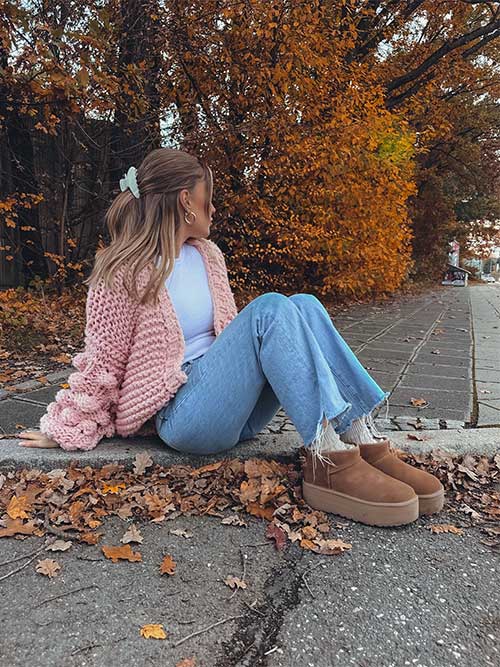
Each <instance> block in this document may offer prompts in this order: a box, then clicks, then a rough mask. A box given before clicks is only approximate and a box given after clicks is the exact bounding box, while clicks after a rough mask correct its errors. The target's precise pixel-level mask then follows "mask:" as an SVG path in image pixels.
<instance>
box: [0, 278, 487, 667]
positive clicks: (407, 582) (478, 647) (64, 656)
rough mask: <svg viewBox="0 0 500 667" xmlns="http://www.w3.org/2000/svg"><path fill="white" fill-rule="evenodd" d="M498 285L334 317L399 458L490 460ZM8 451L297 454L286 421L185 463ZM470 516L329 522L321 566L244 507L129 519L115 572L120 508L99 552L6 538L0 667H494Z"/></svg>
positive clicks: (479, 539) (128, 443)
mask: <svg viewBox="0 0 500 667" xmlns="http://www.w3.org/2000/svg"><path fill="white" fill-rule="evenodd" d="M494 289H495V288H494V287H493V286H484V287H483V286H477V287H476V286H474V287H469V288H454V287H447V288H436V290H432V291H430V292H429V293H426V294H424V295H421V296H419V297H406V298H398V299H395V300H394V301H392V302H391V303H388V304H385V305H383V306H375V305H372V306H370V305H363V306H357V307H355V308H351V309H349V310H348V311H346V312H344V313H341V314H340V315H338V316H336V317H335V318H334V322H335V324H336V325H337V327H338V329H339V330H340V331H341V333H342V334H343V335H344V336H345V338H346V340H347V341H348V343H349V344H350V345H351V347H352V348H353V350H354V351H355V352H356V354H357V355H358V356H359V358H360V359H361V360H362V363H363V364H364V365H365V366H366V367H367V368H368V369H369V371H370V373H371V374H372V375H373V376H374V377H375V379H376V380H377V382H379V384H380V385H381V386H382V387H383V388H384V389H386V390H390V391H391V397H390V402H389V413H388V415H387V418H386V415H385V414H380V415H379V418H378V419H377V422H378V425H379V428H381V429H382V430H383V431H384V432H386V433H387V435H388V436H389V437H390V438H391V440H392V441H393V443H394V444H396V445H397V446H399V447H401V448H402V449H408V450H411V451H414V452H415V451H424V452H425V451H429V450H436V449H444V450H448V451H450V452H455V453H458V454H461V453H464V452H466V451H468V452H473V453H476V454H486V455H488V456H490V455H493V454H495V453H496V452H498V451H499V450H500V424H499V423H498V418H497V416H496V415H497V412H498V411H497V409H496V406H497V403H498V402H499V396H500V394H499V393H498V391H497V389H498V388H499V387H500V382H499V372H498V371H499V359H498V356H500V355H496V352H495V341H496V340H498V338H497V336H498V333H497V331H496V329H497V327H498V325H500V314H499V313H498V309H497V307H498V296H499V295H500V292H499V291H494ZM436 350H437V351H439V353H437V352H436ZM71 370H72V369H69V370H67V371H65V372H64V373H63V375H60V376H58V375H53V376H52V378H53V381H54V385H53V386H49V387H37V386H34V385H33V384H31V385H30V384H28V385H26V384H24V387H22V388H21V389H20V390H19V392H16V393H15V394H14V395H10V394H8V395H7V397H6V398H4V400H0V425H1V427H2V429H3V431H4V432H13V431H16V430H20V429H22V428H33V427H35V428H36V427H37V424H38V420H39V418H40V417H41V415H42V414H43V413H44V411H45V408H46V405H47V403H49V402H50V401H51V400H53V398H54V396H55V393H56V392H57V391H58V390H59V385H58V383H59V382H62V381H64V379H65V378H66V377H67V374H68V372H71ZM487 392H490V393H487ZM412 398H424V399H425V400H426V401H427V406H426V407H423V408H417V407H414V406H412V405H411V399H412ZM410 436H413V437H415V436H417V437H418V438H422V439H421V440H420V439H419V440H414V439H412V438H411V437H410ZM17 442H18V441H17V440H2V441H1V442H0V447H1V448H2V450H1V460H0V468H3V471H4V474H5V473H7V475H8V471H9V470H10V469H13V468H24V467H27V468H35V469H43V470H51V469H54V468H64V467H65V466H66V465H67V464H68V463H70V462H75V463H78V464H79V465H81V466H85V465H90V466H101V465H104V464H106V463H110V462H118V463H122V464H124V465H125V466H127V468H129V467H130V466H131V464H132V461H133V460H134V458H135V456H136V454H137V453H138V452H141V451H144V450H145V449H147V451H148V452H149V453H150V454H151V456H152V458H153V460H154V462H155V463H159V464H161V465H164V466H169V465H172V464H177V463H186V464H188V465H193V466H198V465H205V464H207V463H210V462H211V461H215V460H217V459H218V458H224V457H226V456H228V457H231V458H232V457H240V458H248V457H252V456H257V457H263V458H265V457H272V458H276V459H279V460H283V461H288V460H291V459H294V458H295V457H296V455H297V449H298V448H300V447H301V445H302V441H301V438H300V437H299V435H298V433H297V432H296V430H295V428H294V426H293V424H292V422H291V420H290V419H289V417H288V416H287V415H286V414H285V413H284V412H283V411H280V413H278V415H276V417H275V419H273V421H272V422H271V423H270V424H269V425H268V427H267V428H266V429H264V430H263V432H262V433H261V434H259V436H258V437H257V438H255V439H253V440H249V441H246V442H243V443H240V444H239V445H238V446H237V447H235V448H233V449H231V450H229V451H228V452H225V453H223V454H221V455H220V456H210V457H202V458H195V457H193V456H190V455H183V454H182V453H179V452H176V451H175V450H173V449H171V448H169V447H167V446H166V445H164V444H163V443H162V442H161V440H160V439H159V438H158V437H148V438H126V439H120V438H111V439H107V440H103V441H102V442H101V443H100V444H99V445H98V447H96V448H95V449H94V450H92V451H90V452H64V451H63V450H59V449H46V450H40V449H28V448H22V447H19V445H18V444H17ZM0 485H1V472H0ZM468 510H470V508H467V505H465V506H464V507H463V508H457V505H456V504H455V505H454V506H447V507H445V510H444V511H443V512H442V513H440V514H439V515H437V516H432V517H422V518H419V519H418V520H417V521H416V522H414V523H413V524H411V525H409V526H406V527H400V528H392V529H380V528H374V527H370V526H364V525H362V524H356V523H354V522H351V521H347V520H338V519H339V518H338V517H335V516H333V515H331V517H330V518H331V524H332V529H333V530H332V533H333V534H331V535H329V537H335V538H339V539H342V540H344V541H346V542H349V543H350V544H352V549H351V550H349V551H347V552H345V553H344V554H342V555H340V556H320V555H319V554H315V553H312V552H310V551H307V550H305V549H302V548H300V547H299V546H298V545H297V543H293V544H292V543H288V544H287V548H286V549H285V550H284V551H282V552H281V551H277V550H276V549H275V548H274V546H273V541H272V540H270V539H269V538H267V537H266V532H265V531H266V526H267V522H265V521H263V520H260V519H257V518H256V517H254V516H250V515H246V514H245V515H244V516H243V515H242V516H241V518H242V519H244V521H245V525H244V526H232V525H227V524H222V523H221V519H220V518H218V517H215V516H208V515H203V516H191V515H189V514H181V515H180V516H175V518H173V519H172V520H169V521H163V522H162V523H159V524H154V523H151V522H143V521H137V520H136V521H134V522H135V523H136V524H137V527H138V528H139V529H140V532H141V533H142V536H143V542H142V543H141V544H140V545H137V546H136V545H134V550H138V551H140V552H141V554H142V562H135V563H124V562H120V563H116V564H114V563H111V561H109V560H107V559H106V558H105V557H104V555H103V553H102V550H101V544H108V545H110V544H112V545H119V544H120V538H121V537H122V536H123V534H124V532H125V531H126V530H127V528H128V527H129V526H130V520H128V521H127V520H123V521H122V520H120V519H119V518H118V517H117V516H113V517H108V518H107V519H106V521H105V523H104V524H103V525H102V526H101V528H102V530H103V532H104V536H103V538H102V542H101V544H97V545H95V546H88V545H83V544H79V543H78V542H73V544H72V546H71V548H70V549H69V551H65V552H55V553H54V552H41V553H40V554H39V555H38V556H33V555H32V554H33V552H34V551H35V550H37V549H39V548H40V547H41V546H43V543H42V541H41V540H40V539H39V538H35V537H28V538H26V539H23V540H20V539H13V538H3V539H2V540H1V541H0V544H1V548H2V558H1V559H0V586H1V587H2V594H3V595H2V602H1V603H0V621H1V623H2V633H0V655H1V656H2V657H1V661H0V662H1V663H2V665H3V664H5V665H9V666H10V667H17V666H19V667H21V666H24V665H26V664H31V665H34V667H46V666H47V667H48V666H49V665H50V666H51V667H54V666H55V667H59V666H60V667H73V666H74V667H77V666H78V667H83V666H95V667H104V665H106V666H107V667H115V666H116V667H118V666H121V665H126V666H127V667H143V666H144V665H172V667H174V666H175V667H177V666H178V665H181V664H183V663H182V662H181V661H182V660H188V659H190V658H193V659H194V662H188V663H184V664H189V665H194V667H201V666H203V667H254V666H255V667H263V666H266V667H331V666H332V665H335V666H336V667H403V666H407V665H408V666H415V667H455V666H456V665H457V664H460V665H461V666H462V667H493V666H496V665H498V664H499V662H500V654H499V646H500V616H499V612H498V610H499V593H498V553H497V552H496V551H495V550H494V549H493V548H492V547H491V546H488V542H487V541H485V539H484V538H485V534H484V533H483V532H482V531H481V526H480V525H477V526H476V525H474V521H473V520H472V519H471V517H470V515H469V513H468ZM433 523H440V524H453V525H456V526H461V527H462V528H463V530H464V534H463V535H454V534H433V533H432V532H431V531H430V530H429V528H430V526H431V525H432V524H433ZM172 529H180V530H187V531H189V532H190V533H191V534H192V537H190V538H189V539H186V538H185V537H180V536H179V535H175V534H173V533H172V532H171V530H172ZM166 553H169V554H172V556H173V558H174V560H175V561H176V563H177V570H176V575H175V576H174V577H160V576H159V574H158V566H159V563H160V562H161V560H162V558H163V556H164V555H165V554H166ZM30 558H31V559H33V558H35V560H34V562H30V561H29V559H30ZM36 558H39V559H42V558H55V559H56V560H57V562H58V563H59V564H60V566H61V573H60V575H59V576H57V577H56V578H54V579H53V580H48V579H47V578H46V577H43V576H41V575H40V574H37V573H36V571H35V564H36ZM23 565H26V567H23ZM17 568H23V569H19V570H18V569H17ZM242 572H244V573H245V574H244V576H243V575H242ZM228 575H233V576H236V577H242V576H243V578H244V580H245V582H246V584H247V587H246V588H245V589H240V590H237V591H236V593H234V595H233V594H232V592H231V591H230V590H229V588H228V586H227V585H226V584H225V583H224V579H225V578H226V577H227V576H228ZM20 613H22V622H20ZM147 623H161V624H163V626H164V628H165V631H166V632H167V639H166V640H165V641H157V640H146V639H144V638H142V637H141V636H140V634H139V628H140V627H141V626H142V625H144V624H147ZM214 623H217V625H215V626H213V624H214ZM210 626H213V627H210ZM192 633H199V634H194V635H193V636H191V637H189V635H191V634H192Z"/></svg>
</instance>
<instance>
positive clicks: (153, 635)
mask: <svg viewBox="0 0 500 667" xmlns="http://www.w3.org/2000/svg"><path fill="white" fill-rule="evenodd" d="M140 634H141V636H142V637H144V638H145V639H166V638H167V634H166V632H165V630H164V629H163V625H162V624H161V623H149V624H148V625H143V626H142V628H141V629H140Z"/></svg>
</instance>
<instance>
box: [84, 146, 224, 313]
mask: <svg viewBox="0 0 500 667" xmlns="http://www.w3.org/2000/svg"><path fill="white" fill-rule="evenodd" d="M199 180H204V181H205V184H206V194H207V197H206V204H205V206H206V213H207V216H210V204H211V201H212V189H213V180H212V172H211V170H210V168H209V167H208V166H207V165H206V164H205V163H204V162H203V161H202V160H200V159H199V158H197V157H196V156H194V155H190V154H189V153H186V152H185V151H182V150H177V149H174V148H157V149H155V150H152V151H151V152H150V153H148V155H146V157H145V158H144V160H143V161H142V162H141V164H140V166H139V167H137V185H138V187H139V193H140V197H139V199H137V198H136V197H134V195H133V194H132V192H131V191H130V190H129V189H127V190H125V191H124V192H121V193H120V194H118V195H117V196H116V197H115V199H114V200H113V202H112V204H111V206H110V207H109V208H108V210H107V212H106V215H105V223H106V226H107V228H108V231H109V234H110V237H111V242H110V244H109V245H108V246H106V247H105V248H99V249H98V250H97V251H96V256H95V264H94V267H93V269H92V272H91V274H90V276H89V277H88V278H87V279H86V280H84V281H83V283H84V284H86V285H90V286H92V287H94V286H96V285H97V283H98V282H99V281H101V280H102V281H104V285H105V286H106V287H108V288H111V287H112V285H113V281H114V278H115V276H116V274H117V272H118V271H119V269H120V268H121V267H122V266H125V267H126V270H127V276H128V278H129V279H130V282H131V289H130V288H129V285H127V281H125V287H126V289H127V292H128V294H129V296H130V297H131V298H133V299H134V300H136V301H138V302H139V303H141V304H143V303H147V302H148V301H149V300H152V301H155V302H156V300H157V299H158V296H159V291H160V289H161V286H162V285H163V282H164V281H165V279H166V278H167V277H168V276H169V275H170V273H171V272H172V270H173V266H174V260H175V250H176V248H175V238H176V234H177V232H178V230H179V228H180V226H181V224H183V221H182V220H181V219H180V215H179V208H178V201H179V192H180V191H181V190H183V189H184V188H186V189H188V190H190V191H192V190H193V189H194V187H195V186H196V184H197V183H198V181H199ZM159 256H161V262H160V264H159V266H158V268H157V267H156V263H157V262H158V260H159ZM149 263H152V264H153V265H154V268H153V271H152V273H151V277H150V279H149V282H148V284H147V285H146V288H145V290H144V292H143V294H142V295H141V296H140V297H139V293H138V290H137V277H138V274H139V273H140V272H141V271H142V270H143V269H144V267H145V266H147V265H148V264H149ZM130 270H131V274H130Z"/></svg>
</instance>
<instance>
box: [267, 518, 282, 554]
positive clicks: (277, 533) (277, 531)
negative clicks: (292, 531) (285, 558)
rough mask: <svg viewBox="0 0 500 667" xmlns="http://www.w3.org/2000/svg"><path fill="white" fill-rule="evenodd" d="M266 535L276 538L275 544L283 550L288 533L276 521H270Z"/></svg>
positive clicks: (278, 548)
mask: <svg viewBox="0 0 500 667" xmlns="http://www.w3.org/2000/svg"><path fill="white" fill-rule="evenodd" d="M266 537H270V538H271V539H273V540H274V546H275V547H276V549H277V550H278V551H282V550H283V549H284V548H285V544H286V533H285V531H284V530H282V529H281V528H280V527H279V526H277V525H276V524H275V523H268V524H267V528H266Z"/></svg>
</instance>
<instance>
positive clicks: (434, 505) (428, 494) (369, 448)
mask: <svg viewBox="0 0 500 667" xmlns="http://www.w3.org/2000/svg"><path fill="white" fill-rule="evenodd" d="M359 449H360V453H361V456H362V458H363V459H364V460H365V461H366V462H367V463H369V464H370V465H371V466H373V467H374V468H377V470H380V471H382V472H385V474H386V475H390V476H391V477H392V478H393V479H397V480H399V481H400V482H404V483H405V484H408V485H409V486H411V488H412V489H413V490H414V491H415V493H416V494H417V496H418V505H419V514H433V513H434V512H439V511H441V510H442V509H443V505H444V487H443V485H442V484H441V482H440V481H439V479H438V478H437V477H435V476H434V475H431V473H429V472H426V471H425V470H420V469H419V468H415V467H413V466H411V465H409V464H408V463H405V462H404V461H401V459H399V458H398V457H397V456H396V454H394V452H393V451H392V449H391V443H390V441H389V440H382V441H381V442H378V443H377V444H369V445H360V446H359Z"/></svg>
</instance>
